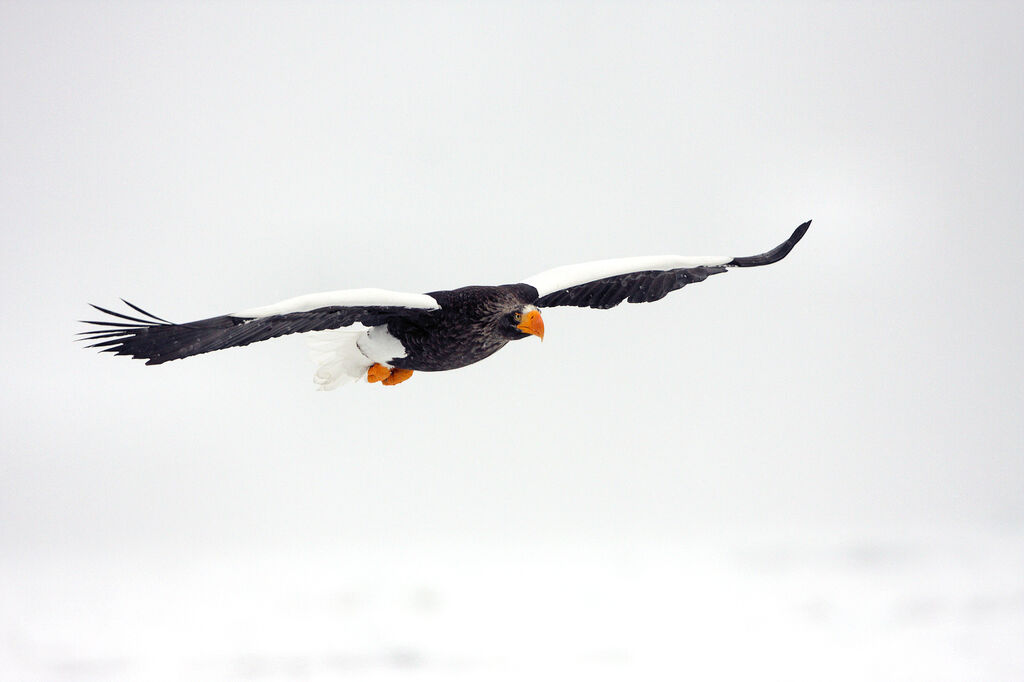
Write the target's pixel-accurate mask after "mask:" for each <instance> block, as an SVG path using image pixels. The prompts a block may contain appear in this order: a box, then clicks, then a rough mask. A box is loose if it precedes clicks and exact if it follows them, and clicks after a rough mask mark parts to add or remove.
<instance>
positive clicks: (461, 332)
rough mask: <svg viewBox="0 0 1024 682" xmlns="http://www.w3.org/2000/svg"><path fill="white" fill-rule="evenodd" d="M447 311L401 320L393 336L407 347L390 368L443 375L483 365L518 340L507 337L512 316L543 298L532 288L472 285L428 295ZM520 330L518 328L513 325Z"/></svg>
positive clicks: (391, 329)
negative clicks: (486, 360) (440, 373)
mask: <svg viewBox="0 0 1024 682" xmlns="http://www.w3.org/2000/svg"><path fill="white" fill-rule="evenodd" d="M427 295H428V296H430V297H431V298H433V299H434V300H436V301H437V303H438V305H440V306H441V309H440V310H439V311H438V313H437V314H436V315H422V316H419V317H418V318H417V317H410V318H398V319H394V320H391V321H390V322H388V323H387V330H388V333H389V334H390V335H391V336H393V337H394V338H395V339H397V340H398V341H399V342H400V343H401V344H402V346H403V347H404V348H405V355H404V357H396V358H394V359H393V360H392V361H390V364H392V365H393V366H395V367H398V368H400V369H411V370H414V371H421V372H443V371H445V370H449V369H459V368H460V367H465V366H466V365H472V364H473V363H475V362H480V361H481V360H483V359H484V358H487V357H490V356H491V355H494V354H495V353H497V352H498V351H499V350H501V349H502V348H504V347H505V345H506V344H507V343H508V342H509V341H512V340H513V339H514V338H525V336H522V335H520V336H518V337H517V336H513V335H510V334H508V333H505V332H506V331H507V329H508V325H507V322H508V316H509V315H510V314H512V313H513V312H514V311H516V310H520V309H522V308H524V307H525V306H527V305H528V304H530V303H531V302H532V301H533V300H536V298H537V290H536V289H534V288H533V287H531V286H529V285H523V284H507V285H502V286H468V287H461V288H459V289H451V290H449V291H433V292H431V293H429V294H427ZM513 329H514V326H513Z"/></svg>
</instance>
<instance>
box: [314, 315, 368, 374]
mask: <svg viewBox="0 0 1024 682" xmlns="http://www.w3.org/2000/svg"><path fill="white" fill-rule="evenodd" d="M365 332H366V327H364V326H362V325H361V324H354V325H352V326H350V327H342V328H341V329H328V330H326V331H319V332H308V333H306V334H304V336H305V337H306V342H307V343H308V345H309V356H310V359H311V360H313V362H314V363H315V364H316V372H315V373H314V374H313V383H315V384H316V385H317V388H318V389H319V390H321V391H330V390H333V389H335V388H337V387H339V386H344V385H345V384H350V383H353V382H356V381H360V380H365V379H366V370H368V369H369V368H370V365H372V364H373V361H372V360H370V359H369V358H367V357H366V356H365V355H363V354H362V352H361V351H360V350H359V347H358V346H357V345H356V342H357V341H358V340H359V337H360V336H362V335H363V334H364V333H365Z"/></svg>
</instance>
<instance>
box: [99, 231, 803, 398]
mask: <svg viewBox="0 0 1024 682" xmlns="http://www.w3.org/2000/svg"><path fill="white" fill-rule="evenodd" d="M810 225H811V221H809V220H808V221H807V222H805V223H803V224H801V225H800V226H799V227H797V228H796V230H795V231H794V232H793V234H792V235H790V237H789V239H787V240H786V241H784V242H782V243H781V244H779V245H778V246H776V247H775V248H774V249H771V250H770V251H767V252H765V253H762V254H759V255H756V256H743V257H738V258H726V257H718V256H704V257H684V256H641V257H635V258H616V259H611V260H600V261H593V262H589V263H580V264H577V265H566V266H562V267H558V268H554V269H552V270H546V271H544V272H541V273H539V274H536V275H534V276H532V277H528V278H526V279H525V280H523V281H522V282H518V283H516V284H502V285H499V286H467V287H461V288H459V289H451V290H446V291H432V292H429V293H426V294H410V293H402V292H396V291H387V290H384V289H346V290H342V291H331V292H325V293H319V294H308V295H306V296H298V297H296V298H290V299H288V300H285V301H281V302H280V303H274V304H272V305H267V306H261V307H258V308H248V309H246V310H241V311H239V312H235V313H229V314H227V315H218V316H217V317H210V318H207V319H204V320H196V321H195V322H186V323H184V324H175V323H173V322H169V321H167V320H165V319H163V318H161V317H157V316H156V315H153V314H151V313H148V312H146V311H145V310H143V309H142V308H140V307H139V306H137V305H135V304H133V303H129V302H128V301H125V300H124V299H122V301H123V302H124V303H125V305H127V306H128V307H129V308H130V309H131V310H130V311H126V313H127V312H130V313H131V314H126V313H119V312H115V311H112V310H108V309H106V308H101V307H99V306H97V305H93V306H92V307H93V308H95V309H96V310H98V311H100V312H101V313H104V314H106V315H109V316H111V318H110V319H107V320H81V322H82V323H84V324H89V325H93V326H94V327H96V328H95V329H89V330H87V331H83V332H79V340H85V341H89V342H91V343H89V344H88V345H87V347H88V348H99V349H100V350H101V352H107V353H114V354H116V355H128V356H130V357H133V358H138V359H143V360H145V361H146V364H147V365H159V364H162V363H164V362H169V361H171V360H179V359H181V358H187V357H191V356H193V355H199V354H201V353H209V352H211V351H215V350H222V349H224V348H233V347H235V346H247V345H249V344H250V343H256V342H257V341H266V340H267V339H273V338H276V337H278V336H284V335H286V334H303V333H306V334H309V337H310V338H309V344H310V350H311V353H312V356H313V360H314V362H315V363H316V364H317V369H316V373H315V375H314V382H315V383H316V384H317V386H318V387H319V388H320V389H323V390H329V389H333V388H336V387H337V386H340V385H342V384H345V383H350V382H353V381H361V380H363V379H365V380H366V381H367V382H370V383H376V382H380V383H381V384H382V385H384V386H395V385H397V384H400V383H402V382H403V381H405V380H407V379H408V378H409V377H411V376H412V375H413V372H417V371H419V372H440V371H445V370H449V369H458V368H460V367H465V366H466V365H471V364H473V363H475V362H479V361H481V360H483V359H484V358H486V357H489V356H491V355H493V354H494V353H496V352H498V351H499V350H501V349H502V348H504V347H505V345H506V344H507V343H508V342H509V341H516V340H519V339H525V338H529V337H531V336H536V337H538V338H540V339H541V340H543V339H544V320H543V318H542V317H541V309H544V308H554V307H559V306H574V307H579V308H596V309H602V310H603V309H607V308H613V307H615V306H617V305H619V304H620V303H622V302H623V301H628V302H629V303H649V302H651V301H658V300H660V299H662V298H664V297H665V295H666V294H668V293H669V292H671V291H675V290H676V289H681V288H682V287H684V286H686V285H687V284H693V283H695V282H703V281H704V280H705V279H707V278H708V277H710V276H711V275H717V274H720V273H723V272H726V271H727V270H729V269H730V268H749V267H758V266H761V265H769V264H771V263H775V262H778V261H780V260H782V259H783V258H785V257H786V255H787V254H789V252H790V251H791V250H792V249H793V247H794V246H795V245H796V243H797V242H799V241H800V239H801V238H803V236H804V234H805V233H806V232H807V229H808V228H809V227H810Z"/></svg>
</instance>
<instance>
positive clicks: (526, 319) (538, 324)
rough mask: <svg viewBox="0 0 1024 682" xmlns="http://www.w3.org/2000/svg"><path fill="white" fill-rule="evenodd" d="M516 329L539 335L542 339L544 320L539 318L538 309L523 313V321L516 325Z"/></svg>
mask: <svg viewBox="0 0 1024 682" xmlns="http://www.w3.org/2000/svg"><path fill="white" fill-rule="evenodd" d="M516 329H518V330H519V331H521V332H524V333H526V334H533V335H534V336H539V337H540V340H541V341H543V340H544V320H543V319H541V316H540V311H539V310H531V311H530V312H528V313H526V314H525V315H523V321H522V322H520V323H519V324H518V325H516Z"/></svg>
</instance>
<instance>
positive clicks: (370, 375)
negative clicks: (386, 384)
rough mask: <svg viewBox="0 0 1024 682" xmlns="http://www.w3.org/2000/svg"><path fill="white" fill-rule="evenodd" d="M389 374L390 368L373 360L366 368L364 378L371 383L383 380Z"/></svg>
mask: <svg viewBox="0 0 1024 682" xmlns="http://www.w3.org/2000/svg"><path fill="white" fill-rule="evenodd" d="M390 376H391V368H390V367H385V366H384V365H382V364H380V363H379V362H375V363H373V364H372V365H371V366H370V369H368V370H366V380H367V381H368V382H370V383H371V384H373V383H376V382H378V381H385V380H387V379H388V378H389V377H390Z"/></svg>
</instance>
